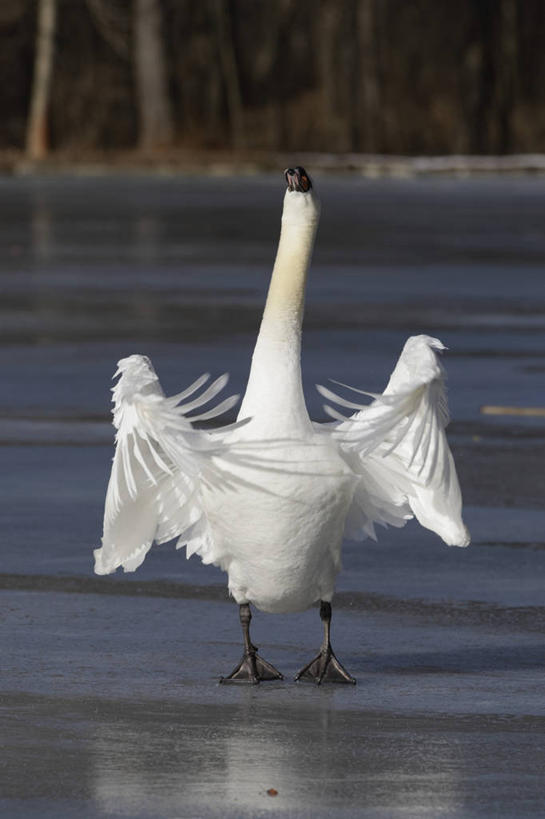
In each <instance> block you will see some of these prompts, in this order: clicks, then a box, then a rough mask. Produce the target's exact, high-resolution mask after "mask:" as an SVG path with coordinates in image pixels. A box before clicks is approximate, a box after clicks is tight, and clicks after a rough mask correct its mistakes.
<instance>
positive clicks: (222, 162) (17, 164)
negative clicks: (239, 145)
mask: <svg viewBox="0 0 545 819" xmlns="http://www.w3.org/2000/svg"><path fill="white" fill-rule="evenodd" d="M295 162H297V163H298V164H303V165H308V166H309V167H311V168H312V169H313V172H314V173H319V174H328V173H336V174H343V173H346V174H351V175H356V176H362V177H366V178H414V177H419V176H457V177H466V176H482V175H497V174H501V175H508V174H531V175H535V174H543V173H545V154H538V153H532V154H509V155H505V156H476V155H462V154H453V155H448V156H401V155H393V154H389V155H386V154H356V153H345V154H329V153H308V152H295V151H294V152H293V153H289V154H288V153H285V152H282V153H273V152H268V151H267V152H245V153H237V152H232V151H190V150H177V151H168V152H166V151H165V152H161V153H159V152H158V153H154V154H145V153H142V152H140V151H137V150H133V151H111V152H88V153H77V154H76V153H70V152H65V151H55V152H52V153H51V154H50V155H49V156H48V157H47V158H45V159H43V160H30V159H28V158H27V157H26V156H25V154H24V152H22V151H17V150H4V151H0V175H4V176H32V175H53V174H70V175H75V176H100V175H110V174H114V175H115V174H127V173H135V174H150V175H158V176H176V175H186V174H187V175H191V174H197V173H198V174H205V175H207V176H233V175H235V174H243V175H244V176H251V175H254V174H259V173H267V172H274V173H276V172H277V171H278V168H280V167H286V166H289V165H290V164H294V163H295Z"/></svg>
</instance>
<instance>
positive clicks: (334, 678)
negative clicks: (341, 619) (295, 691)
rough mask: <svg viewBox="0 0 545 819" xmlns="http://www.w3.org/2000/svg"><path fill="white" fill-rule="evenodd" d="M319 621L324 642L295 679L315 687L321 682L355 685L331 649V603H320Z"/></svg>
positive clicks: (354, 681)
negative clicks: (312, 684) (308, 681)
mask: <svg viewBox="0 0 545 819" xmlns="http://www.w3.org/2000/svg"><path fill="white" fill-rule="evenodd" d="M320 619H321V620H322V622H323V624H324V641H323V643H322V647H321V649H320V653H319V654H318V656H317V657H315V658H314V659H313V660H311V661H310V663H309V664H308V665H306V666H305V667H304V668H302V669H301V671H299V673H298V674H296V675H295V679H296V680H312V681H313V682H315V683H316V684H317V685H321V684H322V683H323V682H332V683H351V684H352V685H355V684H356V680H355V679H354V677H352V676H351V675H350V674H349V673H348V671H347V670H346V669H345V668H343V666H342V665H341V663H340V662H339V661H338V659H337V658H336V657H335V654H334V653H333V649H332V648H331V640H330V630H331V603H329V602H328V601H327V600H322V602H321V603H320Z"/></svg>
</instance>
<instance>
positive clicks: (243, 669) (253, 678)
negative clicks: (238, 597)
mask: <svg viewBox="0 0 545 819" xmlns="http://www.w3.org/2000/svg"><path fill="white" fill-rule="evenodd" d="M239 615H240V625H241V626H242V636H243V638H244V654H243V655H242V660H241V661H240V663H239V664H238V665H237V667H236V668H235V669H234V670H233V671H232V672H231V673H230V674H229V676H228V677H221V679H220V682H221V683H249V684H250V685H257V683H259V682H261V681H262V680H283V679H284V677H283V676H282V674H281V673H280V672H279V671H277V670H276V668H275V667H274V666H272V665H271V664H270V663H268V662H267V661H266V660H263V659H262V658H261V657H258V656H257V646H254V644H253V643H252V641H251V640H250V620H251V619H252V612H251V611H250V605H249V604H248V603H243V604H242V605H241V606H240V608H239Z"/></svg>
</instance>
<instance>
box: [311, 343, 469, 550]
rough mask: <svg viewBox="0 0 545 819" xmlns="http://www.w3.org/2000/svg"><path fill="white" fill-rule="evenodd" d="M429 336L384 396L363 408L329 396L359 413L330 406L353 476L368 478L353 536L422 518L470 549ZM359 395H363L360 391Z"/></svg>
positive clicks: (440, 375) (356, 507) (411, 348)
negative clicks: (381, 525)
mask: <svg viewBox="0 0 545 819" xmlns="http://www.w3.org/2000/svg"><path fill="white" fill-rule="evenodd" d="M442 349H444V347H443V345H442V344H441V342H440V341H438V340H437V339H434V338H430V337H429V336H413V337H412V338H410V339H409V340H408V341H407V343H406V344H405V347H404V349H403V351H402V353H401V356H400V358H399V361H398V363H397V365H396V367H395V369H394V371H393V373H392V375H391V377H390V381H389V383H388V386H387V387H386V389H385V391H384V393H383V394H382V395H375V396H372V397H373V398H374V401H373V402H372V403H371V404H369V405H362V404H358V403H355V402H352V401H347V400H346V399H343V398H341V397H339V396H338V395H335V393H333V392H332V391H331V390H328V389H326V388H324V387H319V390H320V392H321V394H322V395H323V396H324V397H326V398H328V399H329V400H330V401H333V402H334V403H336V404H337V405H339V406H341V407H348V408H351V409H356V410H357V411H356V412H355V414H354V415H352V416H351V417H349V418H347V417H345V416H343V415H341V414H340V413H339V412H338V411H337V410H334V409H332V408H331V407H326V411H327V412H328V413H329V414H330V415H331V416H333V417H334V418H335V419H336V420H337V423H336V424H335V425H334V426H333V427H330V429H331V430H332V434H333V436H334V438H336V440H337V442H338V445H339V447H340V448H341V451H342V452H344V453H345V456H346V458H347V460H348V461H349V463H350V465H351V466H352V469H353V471H354V472H355V473H356V474H357V475H360V476H361V479H360V481H359V483H358V486H357V488H356V493H355V496H354V504H353V508H352V510H351V511H350V514H349V518H348V521H347V523H348V531H347V535H349V536H354V533H355V532H357V531H358V530H359V532H360V537H361V533H362V531H363V533H365V534H370V535H371V536H373V533H374V529H373V524H374V523H390V524H391V525H394V526H395V525H397V526H402V525H403V524H404V522H405V521H406V520H407V519H408V518H410V517H412V516H413V515H415V516H416V517H417V518H418V520H419V522H420V523H421V524H422V525H423V526H425V527H426V528H428V529H432V530H433V531H434V532H436V533H437V534H438V535H439V536H440V537H442V538H443V540H444V541H445V542H446V543H448V544H449V545H456V546H467V545H468V543H469V533H468V531H467V529H466V527H465V525H464V523H463V521H462V516H461V510H462V496H461V492H460V485H459V483H458V477H457V475H456V469H455V466H454V460H453V458H452V454H451V452H450V449H449V446H448V443H447V439H446V435H445V427H446V425H447V423H448V407H447V399H446V392H445V384H444V372H443V368H442V366H441V364H440V362H439V360H438V357H437V354H436V351H439V350H442ZM356 392H359V391H358V390H356Z"/></svg>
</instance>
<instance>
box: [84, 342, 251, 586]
mask: <svg viewBox="0 0 545 819" xmlns="http://www.w3.org/2000/svg"><path fill="white" fill-rule="evenodd" d="M115 375H116V376H117V375H121V378H120V379H119V381H118V383H117V384H116V386H115V387H114V388H113V391H112V392H113V402H114V408H113V416H114V418H113V423H114V426H115V427H116V429H117V435H116V450H115V455H114V460H113V465H112V472H111V476H110V481H109V484H108V491H107V494H106V505H105V510H104V532H103V537H102V547H101V548H100V549H96V550H95V552H94V555H95V572H96V573H97V574H109V573H111V572H113V571H115V570H116V569H117V568H118V567H119V566H123V568H124V569H125V571H134V570H135V569H137V568H138V566H139V565H140V564H141V563H142V561H143V560H144V558H145V556H146V554H147V552H148V551H149V549H150V547H151V545H152V543H153V542H154V541H155V542H157V543H164V542H165V541H167V540H171V539H172V538H175V537H178V536H180V539H181V540H180V543H179V545H183V544H184V543H185V542H187V541H188V540H189V539H191V538H192V537H193V547H192V549H191V552H194V551H198V550H199V548H201V547H202V548H203V549H205V550H206V548H207V546H208V547H209V546H210V544H207V540H206V522H205V521H203V520H202V518H203V517H204V513H203V510H202V508H201V506H200V503H199V493H198V485H199V481H200V480H202V479H203V476H206V477H205V479H206V480H214V478H215V476H214V468H213V466H212V459H213V457H214V455H217V454H218V453H220V452H221V449H222V444H221V436H217V437H214V436H213V435H211V434H210V433H206V432H203V431H202V430H196V429H194V427H193V426H192V421H195V420H204V419H209V418H213V417H215V416H217V415H220V414H221V413H222V412H225V411H226V410H228V409H230V408H231V407H232V406H233V405H234V404H235V403H236V401H237V400H238V396H231V397H230V398H227V399H225V400H224V401H221V402H220V403H219V404H218V405H216V406H215V407H214V408H213V409H210V410H207V411H205V412H203V413H201V414H200V415H196V416H195V415H194V416H192V417H191V418H188V417H187V413H188V412H191V411H192V410H197V409H198V408H199V407H201V406H203V405H204V404H206V403H208V402H209V401H211V400H212V399H213V398H215V397H216V395H217V394H218V393H219V392H220V391H221V390H222V389H223V387H224V386H225V384H226V383H227V376H226V375H224V376H221V377H220V378H218V379H217V380H216V381H214V382H213V383H212V384H210V385H209V386H208V387H207V388H206V389H205V390H204V391H203V392H201V393H200V394H199V395H198V396H197V397H192V398H191V400H189V401H188V402H187V403H185V404H180V402H181V401H183V400H184V399H187V398H189V397H190V396H195V393H196V392H197V391H198V390H200V388H201V387H202V386H203V385H204V384H205V383H206V382H207V381H208V380H209V376H208V375H203V376H201V377H200V378H198V379H197V381H195V382H194V383H193V384H191V386H190V387H188V388H187V389H186V390H184V391H183V392H181V393H179V394H178V395H175V396H172V397H170V398H167V397H166V396H165V394H164V393H163V390H162V388H161V385H160V383H159V379H158V378H157V375H156V373H155V370H154V369H153V366H152V364H151V362H150V360H149V359H148V358H146V357H145V356H139V355H133V356H130V357H129V358H125V359H122V360H121V361H120V362H119V364H118V370H117V372H116V374H115ZM114 377H115V376H114ZM226 429H227V427H224V428H222V429H221V430H219V431H220V432H224V431H225V430H226ZM199 522H200V524H201V525H200V527H197V526H196V524H198V523H199ZM197 529H198V532H197ZM184 537H185V539H184ZM188 551H189V549H188ZM202 556H203V559H206V557H207V555H206V554H204V553H203V555H202Z"/></svg>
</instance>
